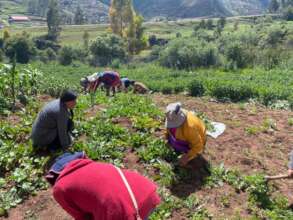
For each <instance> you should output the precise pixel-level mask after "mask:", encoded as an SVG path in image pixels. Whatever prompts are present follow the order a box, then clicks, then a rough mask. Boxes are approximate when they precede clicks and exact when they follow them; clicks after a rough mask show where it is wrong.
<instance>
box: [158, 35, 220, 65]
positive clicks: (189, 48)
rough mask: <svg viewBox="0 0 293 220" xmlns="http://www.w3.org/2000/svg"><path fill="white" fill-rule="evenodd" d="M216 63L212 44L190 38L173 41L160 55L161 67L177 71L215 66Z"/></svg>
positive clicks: (217, 56) (217, 57)
mask: <svg viewBox="0 0 293 220" xmlns="http://www.w3.org/2000/svg"><path fill="white" fill-rule="evenodd" d="M218 61H219V55H218V50H217V48H216V47H215V46H214V45H213V44H210V43H206V42H204V41H201V42H199V41H197V40H195V39H190V38H186V39H184V40H182V39H176V40H173V41H172V42H171V43H170V44H169V45H168V47H167V48H166V49H164V50H163V51H162V53H161V54H160V63H161V65H163V66H166V67H173V68H178V69H190V68H195V67H209V66H215V65H217V64H218Z"/></svg>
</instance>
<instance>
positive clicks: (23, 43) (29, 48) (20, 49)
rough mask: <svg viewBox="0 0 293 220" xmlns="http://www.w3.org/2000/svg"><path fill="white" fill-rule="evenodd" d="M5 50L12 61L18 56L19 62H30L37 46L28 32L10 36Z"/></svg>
mask: <svg viewBox="0 0 293 220" xmlns="http://www.w3.org/2000/svg"><path fill="white" fill-rule="evenodd" d="M4 51H5V54H6V56H7V57H9V58H10V60H11V61H12V60H13V59H14V58H16V61H17V62H19V63H28V62H29V60H30V58H31V57H32V56H33V55H34V54H35V48H34V47H33V44H32V42H31V40H30V39H29V36H28V35H27V34H26V33H23V34H22V35H20V36H16V37H13V38H9V39H8V40H7V42H5V46H4Z"/></svg>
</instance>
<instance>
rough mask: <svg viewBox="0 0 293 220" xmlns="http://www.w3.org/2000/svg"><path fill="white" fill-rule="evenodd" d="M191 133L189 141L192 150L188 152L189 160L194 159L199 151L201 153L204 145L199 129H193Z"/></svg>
mask: <svg viewBox="0 0 293 220" xmlns="http://www.w3.org/2000/svg"><path fill="white" fill-rule="evenodd" d="M189 133H190V134H189V140H188V143H189V147H190V150H189V151H188V152H187V158H188V159H187V160H188V161H190V160H192V159H193V158H195V157H196V156H197V155H198V154H199V153H201V152H202V150H203V147H204V140H203V139H202V137H201V136H200V134H199V133H198V131H194V130H192V131H190V132H189Z"/></svg>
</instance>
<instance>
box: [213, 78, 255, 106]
mask: <svg viewBox="0 0 293 220" xmlns="http://www.w3.org/2000/svg"><path fill="white" fill-rule="evenodd" d="M210 92H211V95H212V96H214V97H216V98H217V99H219V100H221V99H229V100H231V101H233V102H239V101H243V100H247V99H249V98H253V97H254V96H255V92H254V91H253V89H252V88H251V87H250V86H249V85H247V84H245V83H235V82H234V83H224V82H221V83H215V85H214V87H213V88H212V90H211V91H210Z"/></svg>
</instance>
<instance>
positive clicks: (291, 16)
mask: <svg viewBox="0 0 293 220" xmlns="http://www.w3.org/2000/svg"><path fill="white" fill-rule="evenodd" d="M283 17H284V19H285V20H287V21H293V6H291V7H288V8H287V9H285V11H284V13H283Z"/></svg>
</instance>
